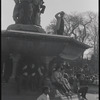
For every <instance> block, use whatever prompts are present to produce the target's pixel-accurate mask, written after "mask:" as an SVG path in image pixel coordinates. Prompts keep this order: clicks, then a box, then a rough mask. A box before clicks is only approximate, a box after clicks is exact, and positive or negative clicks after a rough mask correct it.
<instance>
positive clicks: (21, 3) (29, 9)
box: [13, 0, 45, 26]
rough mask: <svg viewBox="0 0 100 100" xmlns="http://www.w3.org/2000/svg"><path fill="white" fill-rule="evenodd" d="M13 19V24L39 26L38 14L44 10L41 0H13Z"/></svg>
mask: <svg viewBox="0 0 100 100" xmlns="http://www.w3.org/2000/svg"><path fill="white" fill-rule="evenodd" d="M14 1H15V7H14V11H13V19H14V21H15V24H26V25H38V26H40V15H41V14H43V13H44V11H45V5H44V1H43V0H14Z"/></svg>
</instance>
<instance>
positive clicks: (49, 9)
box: [1, 0, 98, 29]
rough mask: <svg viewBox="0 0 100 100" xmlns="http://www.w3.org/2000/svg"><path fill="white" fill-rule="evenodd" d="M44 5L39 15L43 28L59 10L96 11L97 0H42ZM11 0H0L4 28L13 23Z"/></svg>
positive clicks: (66, 11)
mask: <svg viewBox="0 0 100 100" xmlns="http://www.w3.org/2000/svg"><path fill="white" fill-rule="evenodd" d="M44 2H45V3H44V4H45V5H46V10H45V13H44V14H42V15H41V25H42V27H43V28H45V27H46V26H47V25H48V24H49V23H50V21H51V20H52V19H53V18H54V15H55V14H56V13H57V12H59V11H64V12H65V13H71V12H86V11H93V12H98V0H44ZM14 5H15V3H14V1H13V0H1V24H2V26H1V28H2V29H6V28H7V27H8V26H9V25H10V24H14V21H13V18H12V13H13V8H14Z"/></svg>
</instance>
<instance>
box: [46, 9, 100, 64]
mask: <svg viewBox="0 0 100 100" xmlns="http://www.w3.org/2000/svg"><path fill="white" fill-rule="evenodd" d="M64 22H65V25H64V34H63V35H65V36H69V37H73V38H74V39H76V40H78V41H80V42H83V43H85V44H88V45H90V46H91V47H92V48H91V50H92V52H93V55H94V57H93V58H92V59H91V64H92V66H98V64H97V63H98V55H99V53H98V52H99V43H98V41H99V38H98V37H99V35H98V14H96V13H94V12H90V11H89V12H84V13H76V12H73V13H71V14H65V16H64ZM55 26H56V19H53V20H52V21H51V23H50V24H49V25H48V26H47V28H46V31H47V33H50V34H55ZM50 30H52V32H49V31H50ZM81 58H82V59H83V55H82V57H81ZM94 61H95V62H97V63H95V62H94ZM80 62H81V64H82V60H81V59H80ZM91 64H90V65H91ZM94 64H95V65H94Z"/></svg>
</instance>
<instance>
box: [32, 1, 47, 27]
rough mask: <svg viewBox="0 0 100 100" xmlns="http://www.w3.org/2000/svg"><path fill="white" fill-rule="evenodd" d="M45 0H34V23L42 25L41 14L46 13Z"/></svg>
mask: <svg viewBox="0 0 100 100" xmlns="http://www.w3.org/2000/svg"><path fill="white" fill-rule="evenodd" d="M43 4H44V2H43V0H33V15H32V23H33V24H35V25H38V26H40V15H41V13H44V10H45V5H43Z"/></svg>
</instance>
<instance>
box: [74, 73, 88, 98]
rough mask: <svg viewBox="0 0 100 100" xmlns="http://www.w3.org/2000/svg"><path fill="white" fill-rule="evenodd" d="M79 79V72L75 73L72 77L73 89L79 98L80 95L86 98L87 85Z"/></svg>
mask: <svg viewBox="0 0 100 100" xmlns="http://www.w3.org/2000/svg"><path fill="white" fill-rule="evenodd" d="M80 79H81V74H77V75H76V77H75V78H74V91H75V92H76V93H77V94H78V97H79V99H80V98H81V97H82V98H83V99H85V100H87V98H86V93H87V91H88V87H87V86H84V85H81V83H80Z"/></svg>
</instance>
